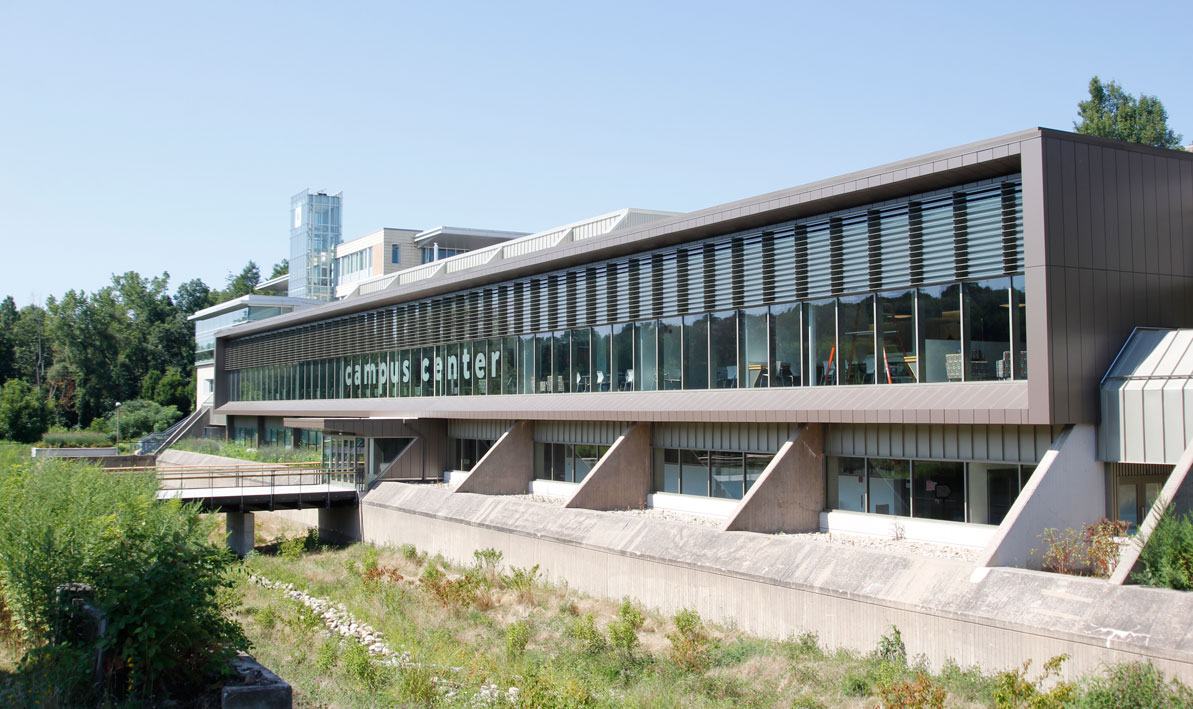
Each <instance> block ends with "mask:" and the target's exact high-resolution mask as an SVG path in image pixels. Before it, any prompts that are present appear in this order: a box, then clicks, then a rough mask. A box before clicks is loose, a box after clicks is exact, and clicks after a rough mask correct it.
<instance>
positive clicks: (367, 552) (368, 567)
mask: <svg viewBox="0 0 1193 709" xmlns="http://www.w3.org/2000/svg"><path fill="white" fill-rule="evenodd" d="M380 562H381V550H379V549H378V548H377V547H374V546H366V547H365V548H364V551H362V552H361V553H360V567H361V569H362V570H363V572H364V574H365V575H368V574H369V573H370V572H373V571H376V570H377V565H378V564H379V563H380Z"/></svg>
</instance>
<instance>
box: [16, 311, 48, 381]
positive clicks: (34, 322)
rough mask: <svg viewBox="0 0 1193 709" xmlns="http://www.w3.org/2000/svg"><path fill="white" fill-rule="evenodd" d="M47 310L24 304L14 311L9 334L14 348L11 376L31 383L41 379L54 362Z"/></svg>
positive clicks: (42, 379)
mask: <svg viewBox="0 0 1193 709" xmlns="http://www.w3.org/2000/svg"><path fill="white" fill-rule="evenodd" d="M48 326H49V313H48V312H47V311H46V309H45V308H42V307H40V306H37V305H26V306H25V307H23V308H21V309H20V311H19V312H18V313H17V319H16V322H15V323H14V324H13V327H12V331H11V333H10V336H11V337H12V348H13V376H15V377H17V378H19V379H24V380H25V381H26V382H29V383H30V384H32V385H34V386H38V387H39V386H41V385H42V384H43V383H44V380H45V376H46V371H47V370H49V368H50V367H51V366H52V365H53V363H54V357H53V349H52V348H51V346H50V338H49V332H48Z"/></svg>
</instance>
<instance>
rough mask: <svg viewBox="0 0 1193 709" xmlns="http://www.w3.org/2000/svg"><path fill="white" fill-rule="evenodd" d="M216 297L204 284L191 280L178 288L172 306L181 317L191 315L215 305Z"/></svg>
mask: <svg viewBox="0 0 1193 709" xmlns="http://www.w3.org/2000/svg"><path fill="white" fill-rule="evenodd" d="M216 295H217V294H216V293H215V292H213V291H212V290H211V288H210V287H208V285H207V284H206V283H204V282H203V281H201V280H199V279H198V278H192V279H191V280H189V281H187V282H186V283H183V284H182V285H180V286H178V291H177V292H176V293H175V294H174V305H175V307H176V308H178V311H179V312H180V313H182V314H183V315H193V314H194V313H196V312H198V311H200V310H202V309H203V308H210V307H211V306H213V305H215V298H216Z"/></svg>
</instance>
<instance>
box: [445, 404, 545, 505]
mask: <svg viewBox="0 0 1193 709" xmlns="http://www.w3.org/2000/svg"><path fill="white" fill-rule="evenodd" d="M533 479H534V422H532V421H517V422H515V423H514V425H513V426H510V428H509V430H508V431H506V432H505V433H503V434H501V438H498V439H497V442H496V443H494V444H493V447H492V448H490V449H489V451H488V452H487V453H485V454H484V455H483V456H481V459H480V460H478V461H477V462H476V465H474V466H472V472H471V473H469V475H468V479H466V480H465V481H464V482H463V483H461V484H460V487H458V488H456V492H478V493H481V494H482V495H523V494H525V493H527V492H529V491H530V481H531V480H533Z"/></svg>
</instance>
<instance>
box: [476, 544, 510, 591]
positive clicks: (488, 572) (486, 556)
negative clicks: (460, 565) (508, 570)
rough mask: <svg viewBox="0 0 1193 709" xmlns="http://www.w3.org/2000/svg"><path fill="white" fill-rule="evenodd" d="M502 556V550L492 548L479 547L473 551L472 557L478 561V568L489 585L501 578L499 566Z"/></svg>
mask: <svg viewBox="0 0 1193 709" xmlns="http://www.w3.org/2000/svg"><path fill="white" fill-rule="evenodd" d="M502 556H503V554H502V553H501V552H499V551H497V550H496V549H492V548H489V549H478V550H476V551H474V552H472V558H473V559H474V560H475V562H476V570H477V571H478V572H479V573H480V575H481V576H482V577H483V578H484V579H485V581H486V583H487V584H489V585H492V584H493V583H496V582H497V580H498V578H499V574H498V573H497V567H498V566H500V565H501V557H502Z"/></svg>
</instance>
